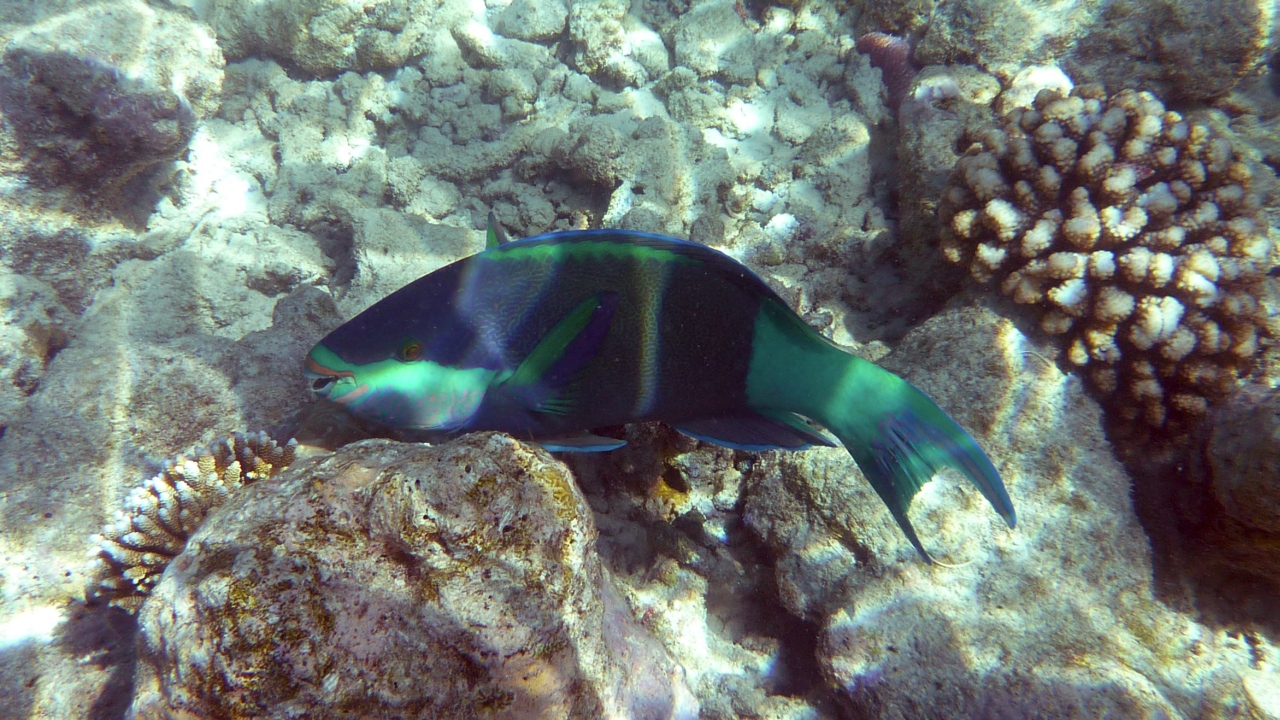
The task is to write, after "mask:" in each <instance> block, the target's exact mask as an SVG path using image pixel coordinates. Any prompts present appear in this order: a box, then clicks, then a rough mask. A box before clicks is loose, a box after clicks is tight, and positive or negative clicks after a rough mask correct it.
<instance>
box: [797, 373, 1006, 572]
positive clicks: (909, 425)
mask: <svg viewBox="0 0 1280 720" xmlns="http://www.w3.org/2000/svg"><path fill="white" fill-rule="evenodd" d="M849 360H850V365H851V366H852V367H851V368H850V371H849V372H847V373H846V374H845V377H844V380H843V384H844V387H841V388H839V389H838V391H837V392H836V393H834V394H835V395H837V396H839V397H842V398H844V399H845V402H844V403H843V404H842V405H840V406H837V407H832V408H831V409H830V410H829V411H828V412H827V413H825V415H826V417H822V418H816V419H817V420H819V421H820V422H824V423H826V424H828V425H827V426H828V428H830V430H831V431H832V433H834V434H835V436H836V437H838V438H840V441H841V442H842V443H844V446H845V448H847V449H848V450H849V453H850V454H851V455H853V459H854V460H856V461H857V463H858V467H859V468H861V469H862V472H863V474H864V475H866V476H867V480H868V481H870V483H871V486H872V487H873V488H875V490H876V493H877V494H879V495H880V499H881V500H883V501H884V503H885V505H887V506H888V508H889V512H890V513H891V514H892V515H893V518H894V520H896V521H897V522H898V525H899V527H901V528H902V532H903V533H904V534H905V535H906V536H907V539H908V540H910V541H911V544H912V546H914V547H915V549H916V552H918V553H920V557H922V558H924V560H925V561H926V562H932V559H931V558H930V557H929V553H928V552H926V551H925V549H924V546H923V545H922V544H921V542H920V538H919V537H917V536H916V533H915V530H914V528H912V527H911V521H910V520H908V519H907V508H908V507H909V506H910V505H911V500H912V498H914V497H915V496H916V493H918V492H919V491H920V488H922V487H923V486H924V485H925V483H927V482H929V480H931V479H932V478H933V476H934V474H935V473H937V472H938V471H939V470H941V469H942V468H947V467H949V468H954V469H955V470H958V471H959V472H960V473H961V474H963V475H964V476H965V477H966V478H968V479H969V482H971V483H973V484H974V486H975V487H977V488H978V490H979V492H981V493H982V495H983V496H984V497H985V498H986V499H987V502H989V503H991V506H992V507H993V508H995V511H996V512H997V513H998V514H999V515H1000V517H1002V518H1004V521H1005V522H1006V523H1007V524H1008V525H1009V527H1014V526H1015V525H1016V524H1017V515H1016V513H1015V512H1014V509H1013V502H1012V501H1011V500H1010V499H1009V493H1008V492H1007V491H1006V490H1005V487H1004V482H1003V481H1001V479H1000V473H999V472H998V471H997V470H996V468H995V466H994V465H992V464H991V460H990V458H988V457H987V454H986V453H984V452H983V451H982V448H981V447H979V446H978V442H977V441H976V440H974V439H973V436H972V435H970V434H969V433H967V432H965V430H964V428H961V427H960V426H959V425H958V424H957V423H956V421H955V420H953V419H951V416H950V415H948V414H947V413H946V412H944V411H943V410H942V409H941V408H939V407H938V406H937V404H935V403H934V402H933V400H931V399H930V398H929V396H927V395H925V394H924V393H923V392H921V391H920V390H919V389H917V388H916V387H915V386H914V385H912V384H911V383H909V382H907V381H906V380H903V379H902V378H900V377H898V376H897V375H894V374H893V373H891V372H889V371H888V370H885V369H883V368H880V367H878V366H876V365H873V364H872V363H869V362H866V361H865V360H862V359H860V358H856V357H852V356H850V358H849Z"/></svg>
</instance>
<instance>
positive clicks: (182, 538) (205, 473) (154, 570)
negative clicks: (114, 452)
mask: <svg viewBox="0 0 1280 720" xmlns="http://www.w3.org/2000/svg"><path fill="white" fill-rule="evenodd" d="M297 445H298V443H297V441H295V440H290V441H289V442H287V443H285V444H284V445H283V446H282V445H279V444H277V443H276V441H275V440H272V439H271V438H269V437H267V434H266V433H264V432H258V433H249V434H247V435H245V434H242V433H235V434H234V435H232V436H231V437H228V438H226V439H224V440H222V441H221V442H217V443H214V444H213V445H211V446H209V447H205V448H198V449H196V450H195V451H193V452H192V453H191V454H190V455H179V456H178V457H177V458H175V459H174V460H173V461H171V462H169V463H166V467H165V468H164V470H162V471H161V472H160V473H159V474H158V475H156V476H155V477H153V478H151V479H150V480H148V481H147V482H145V483H143V484H142V485H141V486H140V487H136V488H134V489H133V491H132V492H131V493H129V497H128V498H127V499H126V500H125V503H124V509H123V510H119V511H117V512H116V518H115V521H114V522H112V523H111V524H109V525H106V526H104V527H103V528H102V533H101V534H100V535H94V536H93V537H92V538H91V541H92V542H93V544H94V546H95V547H94V550H93V560H92V564H93V568H92V570H91V572H90V576H91V577H92V581H91V584H90V586H89V588H88V590H87V591H86V593H85V594H86V596H87V597H88V598H89V599H91V600H106V601H108V602H110V603H111V604H112V605H117V606H119V607H122V608H124V609H126V610H128V611H129V612H137V610H138V608H139V607H141V606H142V601H143V600H144V599H145V598H146V596H147V595H149V594H150V593H151V588H152V587H153V586H154V585H155V583H156V582H157V581H158V580H159V579H160V574H161V573H163V572H164V569H165V568H166V567H168V565H169V561H171V560H173V558H175V557H177V555H178V553H181V552H182V550H183V548H185V547H186V545H187V540H188V539H189V538H190V537H191V535H192V533H194V532H195V531H196V529H197V528H199V527H200V524H201V523H202V522H204V519H205V517H206V516H207V515H208V514H209V512H210V511H212V510H213V509H214V508H216V507H218V506H220V505H222V504H223V503H224V502H226V501H227V498H229V497H231V493H233V492H235V490H236V489H237V488H239V487H240V486H242V485H245V484H247V483H251V482H254V481H256V480H261V479H263V478H269V477H271V476H273V475H275V474H277V473H279V472H280V471H281V470H283V469H284V468H285V467H288V466H289V464H290V463H292V462H293V460H294V452H295V450H296V448H297Z"/></svg>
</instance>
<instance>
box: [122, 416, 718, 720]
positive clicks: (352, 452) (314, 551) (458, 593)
mask: <svg viewBox="0 0 1280 720" xmlns="http://www.w3.org/2000/svg"><path fill="white" fill-rule="evenodd" d="M595 539H596V530H595V527H594V525H593V523H592V521H591V511H590V508H589V507H588V506H587V504H586V502H585V500H584V499H583V497H582V495H581V493H580V491H579V490H578V489H577V487H576V486H575V485H574V484H573V481H572V477H571V476H570V475H569V473H568V471H567V470H566V469H565V468H564V466H563V465H561V464H560V463H558V462H555V461H554V460H552V459H551V458H550V456H549V455H547V454H546V453H544V452H542V451H540V450H536V449H531V448H529V447H527V446H524V445H521V444H519V443H517V442H515V441H514V440H511V439H510V438H507V437H505V436H501V435H495V434H475V435H469V436H466V437H465V438H463V439H461V440H459V441H457V442H454V443H451V444H449V445H445V446H440V447H427V446H423V445H412V444H398V443H394V442H389V441H383V440H370V441H364V442H360V443H356V444H354V445H350V446H347V447H346V448H344V449H342V450H340V451H339V452H338V453H337V454H334V455H332V456H325V457H321V458H315V459H312V460H304V461H301V462H299V463H296V464H295V465H294V469H293V470H292V471H289V472H286V473H283V474H281V475H279V476H277V477H276V478H275V479H274V480H273V481H270V482H261V483H255V484H254V485H250V486H247V487H246V488H245V490H244V491H243V492H241V493H238V494H237V495H236V496H235V497H234V498H232V500H231V501H230V502H229V503H228V504H226V505H224V506H223V507H222V508H221V509H220V510H219V511H217V512H216V513H215V514H213V515H211V516H210V517H209V519H208V521H207V522H206V523H205V524H204V526H202V528H201V529H200V531H199V532H198V533H197V534H196V535H195V536H193V537H192V538H191V540H190V542H189V544H188V546H187V550H186V551H185V552H184V553H183V554H182V555H180V556H179V557H178V558H177V559H176V560H175V561H174V563H173V564H172V565H171V566H170V570H169V571H168V572H167V573H166V574H165V576H164V578H163V579H162V580H161V582H160V583H159V584H158V585H157V586H156V588H155V592H154V593H153V595H152V597H151V598H150V599H149V600H148V602H147V603H146V604H145V605H144V606H143V609H142V611H141V614H140V636H141V639H140V649H141V658H140V663H139V667H140V677H139V682H138V686H137V687H138V693H137V695H136V698H135V701H134V706H133V713H134V716H135V717H137V718H139V719H143V718H159V717H173V716H182V715H184V714H185V715H190V716H199V717H249V716H252V717H264V718H265V717H278V718H285V717H297V716H299V715H312V716H316V717H321V716H323V717H331V718H343V717H351V718H355V717H360V718H391V717H396V718H435V717H450V718H498V717H512V718H517V717H518V718H527V717H558V718H559V717H573V718H597V717H633V718H694V717H696V716H697V713H698V704H697V702H696V701H695V700H694V699H693V697H692V695H691V694H690V693H689V691H688V689H687V688H686V686H685V682H684V679H683V671H682V670H681V669H680V668H679V667H678V666H677V665H675V663H674V662H673V661H672V660H671V659H670V657H669V655H668V654H667V651H666V650H665V649H664V648H663V647H662V646H661V645H660V644H658V643H657V641H656V640H654V639H653V638H652V637H651V636H649V634H648V632H647V631H646V630H644V629H643V628H641V627H640V625H639V624H638V623H637V621H636V620H635V618H634V617H633V616H632V615H631V611H630V609H629V606H628V605H627V604H626V603H625V602H624V601H623V600H622V598H621V595H620V594H619V593H618V591H617V590H616V589H615V587H614V585H613V580H612V578H611V576H610V575H609V574H608V572H607V571H606V570H605V569H604V568H603V567H602V565H601V564H600V561H599V559H598V556H597V555H596V554H595V553H594V545H595Z"/></svg>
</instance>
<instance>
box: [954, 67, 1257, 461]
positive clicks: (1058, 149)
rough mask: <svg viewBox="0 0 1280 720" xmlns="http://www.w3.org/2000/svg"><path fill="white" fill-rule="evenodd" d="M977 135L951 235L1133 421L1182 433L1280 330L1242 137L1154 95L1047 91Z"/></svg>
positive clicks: (960, 255)
mask: <svg viewBox="0 0 1280 720" xmlns="http://www.w3.org/2000/svg"><path fill="white" fill-rule="evenodd" d="M968 140H969V141H970V142H971V143H972V144H971V146H970V148H969V150H968V152H967V154H966V156H965V157H963V158H961V160H960V161H959V162H958V163H957V166H956V169H955V172H954V174H953V176H952V179H951V182H950V185H949V187H948V188H947V190H945V191H944V193H943V198H942V203H941V206H940V208H939V217H940V220H941V222H942V225H943V229H942V236H941V244H942V251H943V253H944V255H945V256H946V257H947V258H948V259H949V260H951V261H952V262H956V263H960V264H962V265H965V266H966V267H967V268H968V269H969V271H970V273H971V274H972V275H973V277H974V278H975V279H977V280H978V281H980V282H992V281H998V283H999V287H1000V289H1001V291H1002V292H1003V293H1004V294H1005V295H1008V296H1010V297H1012V298H1013V299H1014V301H1016V302H1018V303H1022V304H1025V305H1030V306H1034V307H1036V308H1038V309H1039V310H1040V311H1041V320H1040V325H1041V327H1042V328H1043V329H1044V330H1045V331H1046V332H1048V333H1050V334H1053V335H1057V336H1059V337H1060V338H1061V340H1062V343H1063V346H1064V349H1065V350H1066V358H1067V360H1068V361H1069V362H1070V363H1071V364H1073V365H1075V366H1078V367H1080V368H1082V369H1083V370H1084V371H1085V373H1086V375H1087V377H1088V378H1089V379H1090V380H1091V381H1092V384H1093V386H1094V387H1095V388H1096V389H1097V390H1098V391H1099V392H1100V393H1101V394H1102V395H1103V396H1104V397H1106V398H1107V399H1108V401H1109V403H1110V404H1111V405H1112V407H1113V409H1114V410H1115V411H1116V412H1118V413H1119V414H1120V416H1121V417H1122V418H1124V419H1126V420H1136V419H1139V418H1140V419H1141V420H1143V421H1144V422H1145V424H1146V425H1147V426H1148V427H1149V428H1151V429H1152V430H1153V431H1155V432H1157V433H1159V434H1161V435H1173V436H1178V435H1181V434H1182V433H1184V432H1185V431H1186V430H1187V429H1188V428H1189V427H1190V425H1191V424H1192V423H1194V422H1196V421H1198V419H1199V418H1200V417H1201V416H1203V415H1204V414H1205V413H1206V412H1207V411H1208V408H1209V407H1210V406H1211V405H1212V404H1213V403H1215V402H1217V401H1219V400H1221V399H1222V398H1224V397H1226V396H1227V395H1228V394H1229V393H1230V392H1231V391H1232V390H1233V389H1234V388H1235V387H1236V385H1237V382H1238V380H1239V378H1240V376H1241V375H1242V374H1243V373H1245V372H1247V371H1248V370H1249V369H1250V368H1251V367H1252V365H1253V363H1254V361H1255V359H1256V357H1257V356H1258V355H1259V353H1260V350H1261V347H1262V345H1263V344H1264V343H1265V342H1266V341H1267V339H1269V338H1270V337H1272V336H1273V335H1274V328H1273V324H1274V323H1273V321H1272V319H1271V317H1270V313H1269V311H1268V307H1267V305H1268V303H1269V300H1268V297H1267V288H1266V276H1267V273H1268V271H1269V270H1270V269H1271V268H1272V267H1273V266H1274V264H1275V262H1274V249H1273V247H1272V243H1271V241H1270V240H1269V238H1268V236H1267V234H1266V233H1267V227H1266V223H1265V222H1264V221H1263V219H1262V217H1261V215H1260V209H1259V202H1258V200H1257V198H1256V197H1255V196H1254V195H1253V194H1252V192H1251V182H1252V173H1251V171H1250V169H1249V166H1248V165H1247V164H1246V163H1245V161H1244V158H1243V157H1242V155H1241V153H1240V152H1239V150H1238V149H1237V148H1236V147H1234V146H1233V144H1232V143H1231V142H1230V141H1229V140H1228V139H1227V138H1225V137H1223V136H1221V135H1220V134H1219V133H1217V132H1216V131H1215V130H1214V129H1212V128H1211V127H1210V126H1209V125H1207V124H1205V123H1203V122H1200V121H1198V120H1196V119H1192V118H1187V117H1184V116H1182V115H1181V114H1179V113H1176V112H1172V111H1169V110H1167V109H1166V108H1165V106H1164V104H1163V103H1161V102H1160V100H1159V99H1158V98H1156V97H1155V96H1154V95H1152V94H1151V93H1148V92H1136V91H1132V90H1125V91H1122V92H1120V93H1118V94H1116V95H1115V96H1112V97H1108V96H1107V95H1106V93H1105V92H1104V91H1103V89H1102V88H1101V87H1098V86H1092V85H1084V86H1080V87H1077V88H1076V89H1074V90H1072V91H1071V93H1070V95H1068V96H1065V97H1064V96H1063V95H1061V94H1060V93H1058V92H1056V91H1042V92H1041V93H1040V94H1039V95H1038V96H1037V97H1036V100H1035V103H1034V107H1032V108H1029V109H1024V108H1019V109H1016V110H1014V111H1013V112H1011V113H1010V114H1009V115H1008V116H1006V117H1005V118H1004V120H1003V121H1002V122H1001V123H1000V124H998V125H996V126H990V127H985V128H978V129H976V130H973V131H971V132H970V133H968Z"/></svg>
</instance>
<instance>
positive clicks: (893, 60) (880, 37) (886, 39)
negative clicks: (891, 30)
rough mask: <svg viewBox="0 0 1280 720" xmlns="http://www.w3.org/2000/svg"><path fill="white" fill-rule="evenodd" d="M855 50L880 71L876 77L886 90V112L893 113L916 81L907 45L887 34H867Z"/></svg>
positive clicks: (904, 40)
mask: <svg viewBox="0 0 1280 720" xmlns="http://www.w3.org/2000/svg"><path fill="white" fill-rule="evenodd" d="M857 48H858V52H860V53H863V54H865V55H870V56H871V64H872V66H874V67H878V68H880V77H881V79H882V80H883V81H884V86H885V87H886V88H887V89H888V90H889V108H890V109H892V110H893V111H894V112H897V111H898V108H899V107H900V106H901V105H902V101H903V100H904V99H906V97H907V90H909V89H910V88H911V81H912V80H915V78H916V72H917V71H916V66H915V63H913V62H912V60H911V52H912V47H911V42H910V41H909V40H907V39H906V38H900V37H898V36H896V35H890V34H888V33H882V32H869V33H867V34H866V35H863V36H862V37H860V38H858V44H857Z"/></svg>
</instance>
